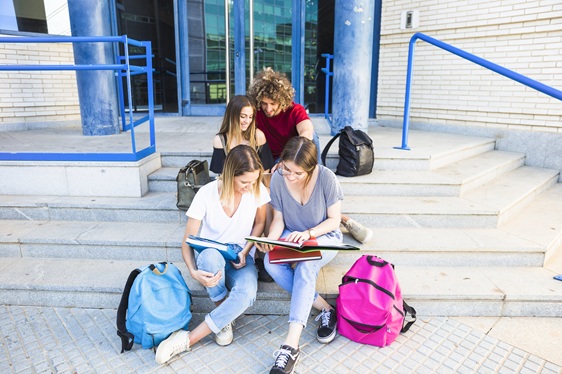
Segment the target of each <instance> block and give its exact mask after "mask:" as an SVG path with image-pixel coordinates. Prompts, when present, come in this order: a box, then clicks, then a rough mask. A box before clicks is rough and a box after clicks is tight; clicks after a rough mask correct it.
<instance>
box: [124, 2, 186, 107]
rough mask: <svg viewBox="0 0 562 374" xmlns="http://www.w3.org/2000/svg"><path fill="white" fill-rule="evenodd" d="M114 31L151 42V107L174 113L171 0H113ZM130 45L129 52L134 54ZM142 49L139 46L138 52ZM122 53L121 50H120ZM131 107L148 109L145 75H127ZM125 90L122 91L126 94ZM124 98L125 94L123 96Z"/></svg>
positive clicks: (174, 52)
mask: <svg viewBox="0 0 562 374" xmlns="http://www.w3.org/2000/svg"><path fill="white" fill-rule="evenodd" d="M115 6H116V15H117V33H118V35H127V36H128V37H130V38H132V39H136V40H143V41H144V40H148V41H150V42H151V43H152V51H153V54H154V57H153V59H152V66H153V68H154V73H153V78H154V109H155V110H156V111H158V112H168V113H177V112H178V94H177V87H178V86H177V69H176V46H175V40H176V39H175V31H174V5H173V0H160V1H154V0H116V2H115ZM135 49H136V47H133V46H130V47H129V53H131V54H138V53H137V51H136V50H135ZM142 51H144V49H141V52H142ZM120 52H121V53H123V51H120ZM131 84H132V89H133V91H132V94H131V96H133V97H132V101H133V107H134V110H135V111H145V110H148V97H147V96H146V92H147V91H146V75H145V74H140V75H134V76H132V77H131ZM126 94H127V93H125V95H126ZM125 102H127V98H125Z"/></svg>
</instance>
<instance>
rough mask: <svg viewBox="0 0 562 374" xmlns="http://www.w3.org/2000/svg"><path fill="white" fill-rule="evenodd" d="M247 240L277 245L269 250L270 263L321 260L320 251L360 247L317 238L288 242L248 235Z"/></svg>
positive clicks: (348, 249)
mask: <svg viewBox="0 0 562 374" xmlns="http://www.w3.org/2000/svg"><path fill="white" fill-rule="evenodd" d="M246 240H247V241H249V242H255V243H264V244H271V245H274V246H275V247H274V248H273V250H272V251H271V252H269V263H270V264H282V263H287V262H297V261H310V260H320V259H321V258H322V252H320V251H358V250H359V248H358V247H355V246H353V245H349V244H339V245H330V244H318V242H317V241H316V240H315V239H310V240H305V241H303V242H301V243H296V242H288V241H285V240H282V239H280V240H274V239H268V238H264V237H258V236H248V237H246Z"/></svg>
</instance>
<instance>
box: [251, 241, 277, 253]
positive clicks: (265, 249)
mask: <svg viewBox="0 0 562 374" xmlns="http://www.w3.org/2000/svg"><path fill="white" fill-rule="evenodd" d="M273 247H275V246H274V245H273V244H265V243H256V248H257V249H258V250H259V251H260V252H263V253H267V252H271V250H272V249H273Z"/></svg>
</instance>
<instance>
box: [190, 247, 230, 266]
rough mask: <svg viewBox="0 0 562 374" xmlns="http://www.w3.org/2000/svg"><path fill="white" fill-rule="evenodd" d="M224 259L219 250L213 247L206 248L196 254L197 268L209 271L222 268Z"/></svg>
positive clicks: (224, 263) (224, 262)
mask: <svg viewBox="0 0 562 374" xmlns="http://www.w3.org/2000/svg"><path fill="white" fill-rule="evenodd" d="M225 265H226V261H225V259H224V257H223V256H222V255H221V254H220V252H219V251H218V250H216V249H214V248H207V249H205V250H203V251H201V252H200V253H199V255H198V256H197V268H198V269H201V270H205V271H209V272H215V271H217V270H219V269H224V267H225Z"/></svg>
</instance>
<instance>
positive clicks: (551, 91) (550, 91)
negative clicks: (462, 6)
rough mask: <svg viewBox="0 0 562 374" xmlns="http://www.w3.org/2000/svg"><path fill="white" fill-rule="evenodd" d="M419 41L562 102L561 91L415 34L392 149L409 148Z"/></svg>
mask: <svg viewBox="0 0 562 374" xmlns="http://www.w3.org/2000/svg"><path fill="white" fill-rule="evenodd" d="M418 39H420V40H423V41H425V42H427V43H429V44H432V45H434V46H436V47H438V48H441V49H443V50H445V51H447V52H450V53H452V54H455V55H457V56H459V57H461V58H464V59H465V60H468V61H471V62H473V63H475V64H478V65H480V66H482V67H484V68H486V69H489V70H492V71H493V72H496V73H498V74H501V75H503V76H504V77H507V78H510V79H513V80H514V81H516V82H519V83H521V84H524V85H525V86H527V87H530V88H533V89H535V90H537V91H539V92H542V93H544V94H547V95H549V96H552V97H554V98H555V99H558V100H562V91H560V90H557V89H555V88H552V87H550V86H547V85H546V84H544V83H541V82H539V81H536V80H534V79H531V78H529V77H526V76H524V75H522V74H519V73H517V72H515V71H513V70H510V69H507V68H505V67H503V66H500V65H498V64H494V63H493V62H490V61H488V60H485V59H483V58H482V57H478V56H476V55H473V54H471V53H468V52H466V51H463V50H462V49H459V48H456V47H453V46H452V45H450V44H447V43H444V42H442V41H440V40H437V39H435V38H432V37H430V36H428V35H425V34H422V33H419V32H418V33H415V34H414V35H413V36H412V38H411V39H410V46H409V49H408V68H407V73H406V96H405V100H404V122H403V124H402V146H400V147H394V148H396V149H404V150H410V148H409V147H408V130H409V127H410V100H411V99H410V94H411V91H412V69H413V65H414V45H415V43H416V41H417V40H418Z"/></svg>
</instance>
